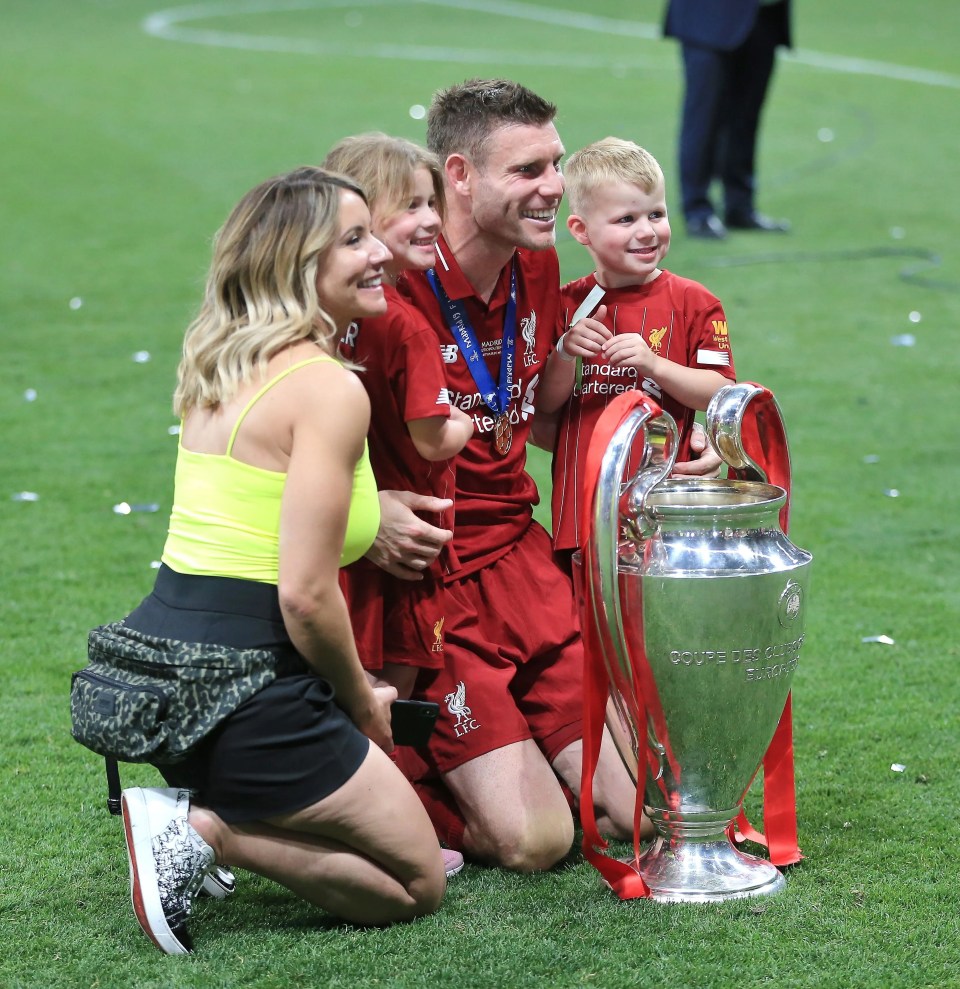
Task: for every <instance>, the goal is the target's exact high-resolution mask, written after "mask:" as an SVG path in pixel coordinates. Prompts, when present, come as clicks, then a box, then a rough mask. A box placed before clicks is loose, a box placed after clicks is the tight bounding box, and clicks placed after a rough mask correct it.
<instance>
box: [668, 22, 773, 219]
mask: <svg viewBox="0 0 960 989" xmlns="http://www.w3.org/2000/svg"><path fill="white" fill-rule="evenodd" d="M773 14H774V12H773V10H772V8H771V7H768V6H761V8H760V11H759V13H758V15H757V21H756V23H755V24H754V26H753V30H752V31H751V32H750V34H749V35H748V36H747V38H746V40H745V41H744V42H743V44H742V45H740V46H739V47H738V48H735V49H733V50H732V51H716V50H713V49H709V48H701V47H697V46H694V45H690V44H686V43H685V44H683V46H682V50H683V67H684V76H685V91H684V100H683V121H682V124H681V130H680V187H681V193H682V197H683V214H684V217H685V218H686V219H687V220H688V221H689V220H700V219H703V218H705V217H707V216H709V215H711V214H712V213H714V212H715V211H714V208H713V205H712V203H711V201H710V186H711V183H712V181H713V179H714V178H717V179H719V180H720V182H721V183H722V185H723V195H724V208H725V211H726V214H727V215H728V216H729V215H730V214H736V215H740V216H746V215H749V214H750V213H751V212H752V211H753V209H754V191H755V188H756V179H755V172H756V167H755V164H756V149H757V133H758V131H759V128H760V114H761V110H762V109H763V102H764V99H765V97H766V94H767V88H768V86H769V84H770V79H771V77H772V75H773V67H774V61H775V58H776V49H777V44H778V43H779V42H780V38H781V34H780V28H779V22H778V20H777V19H776V17H775V16H773Z"/></svg>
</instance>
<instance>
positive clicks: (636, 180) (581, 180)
mask: <svg viewBox="0 0 960 989" xmlns="http://www.w3.org/2000/svg"><path fill="white" fill-rule="evenodd" d="M563 180H564V182H565V183H566V193H567V203H568V204H569V206H570V212H571V213H576V214H577V215H578V216H579V215H580V214H581V213H582V212H583V211H584V210H586V209H587V208H588V200H589V199H590V196H591V195H592V194H593V193H594V192H596V190H597V189H602V188H604V187H605V186H607V185H609V184H610V183H611V182H628V183H630V184H631V185H635V186H639V188H641V189H643V191H644V192H646V193H651V192H653V190H654V188H655V187H656V186H657V185H659V184H660V183H662V182H663V170H662V169H661V168H660V163H659V162H658V161H657V159H656V158H654V157H653V155H652V154H650V152H649V151H647V150H646V149H645V148H641V147H640V145H639V144H634V142H633V141H624V140H622V139H621V138H619V137H605V138H604V139H603V140H602V141H594V142H593V144H588V145H587V146H586V147H585V148H581V149H580V150H579V151H574V153H573V154H572V155H570V157H569V158H568V159H567V160H566V161H565V162H564V163H563Z"/></svg>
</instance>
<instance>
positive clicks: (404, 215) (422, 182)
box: [374, 165, 441, 281]
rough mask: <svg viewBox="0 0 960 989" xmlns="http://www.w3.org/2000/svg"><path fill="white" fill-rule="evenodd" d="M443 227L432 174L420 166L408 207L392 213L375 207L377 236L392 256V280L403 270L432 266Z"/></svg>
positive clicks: (388, 270) (389, 273)
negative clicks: (379, 211)
mask: <svg viewBox="0 0 960 989" xmlns="http://www.w3.org/2000/svg"><path fill="white" fill-rule="evenodd" d="M440 226H441V223H440V214H439V213H438V212H437V197H436V193H435V192H434V190H433V177H432V176H431V175H430V170H429V169H428V168H427V167H426V166H425V165H420V166H418V167H417V168H416V169H415V170H414V173H413V192H412V195H411V196H410V201H409V202H408V203H407V204H406V206H404V207H403V208H402V209H400V210H398V211H397V212H395V213H391V214H390V215H389V216H383V215H382V214H380V213H377V212H376V210H374V227H375V229H376V232H377V236H378V237H379V238H380V239H381V240H382V241H383V243H384V244H386V246H387V249H388V250H389V251H390V253H391V254H392V255H393V260H392V261H390V262H389V263H388V264H387V266H386V270H387V274H388V275H389V276H390V278H391V280H392V281H396V277H397V275H398V274H399V273H400V272H401V271H408V270H412V271H426V270H427V268H432V267H433V265H434V262H435V261H436V253H435V251H434V247H435V245H436V243H437V237H438V236H439V234H440Z"/></svg>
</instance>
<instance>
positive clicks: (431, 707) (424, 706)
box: [390, 700, 440, 748]
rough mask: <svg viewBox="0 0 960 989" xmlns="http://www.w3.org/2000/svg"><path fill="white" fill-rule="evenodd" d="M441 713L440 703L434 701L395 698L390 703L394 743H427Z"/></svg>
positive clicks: (417, 745) (416, 744)
mask: <svg viewBox="0 0 960 989" xmlns="http://www.w3.org/2000/svg"><path fill="white" fill-rule="evenodd" d="M439 714H440V705H439V704H436V703H434V702H433V701H405V700H395V701H394V702H393V703H392V704H391V705H390V725H391V727H392V729H393V741H394V744H395V745H411V746H413V747H414V748H417V747H419V746H423V745H426V744H427V740H428V739H429V738H430V733H431V732H432V731H433V726H434V725H435V724H436V722H437V717H438V716H439Z"/></svg>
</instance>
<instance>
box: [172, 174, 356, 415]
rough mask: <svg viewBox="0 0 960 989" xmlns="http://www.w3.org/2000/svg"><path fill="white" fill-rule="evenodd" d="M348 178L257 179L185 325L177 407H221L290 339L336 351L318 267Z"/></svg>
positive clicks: (220, 243) (230, 220)
mask: <svg viewBox="0 0 960 989" xmlns="http://www.w3.org/2000/svg"><path fill="white" fill-rule="evenodd" d="M344 190H347V191H350V192H353V193H356V195H358V196H360V197H361V198H363V199H364V200H365V199H366V197H365V196H364V193H363V190H362V189H361V188H360V186H359V185H357V184H356V183H355V182H353V181H351V180H350V179H348V178H346V177H345V176H342V175H334V174H332V173H330V172H328V171H326V170H324V169H321V168H314V167H310V166H305V167H303V168H297V169H294V170H293V171H292V172H287V173H286V174H284V175H278V176H276V177H275V178H272V179H269V180H267V181H266V182H263V183H261V184H260V185H258V186H257V187H256V188H255V189H252V190H251V191H250V192H248V193H247V194H246V195H245V196H244V197H243V199H241V200H240V202H239V203H238V204H237V205H236V206H235V207H234V209H233V211H232V212H231V214H230V216H229V217H227V221H226V223H224V225H223V226H222V227H221V228H220V230H219V231H218V232H217V235H216V237H215V239H214V245H213V260H212V261H211V264H210V271H209V273H208V275H207V282H206V288H205V290H204V297H203V303H202V304H201V306H200V312H199V313H198V314H197V316H196V318H195V319H194V320H193V322H192V323H191V324H190V326H189V327H188V328H187V331H186V335H185V337H184V341H183V355H182V357H181V360H180V365H179V367H178V369H177V389H176V391H175V393H174V396H173V408H174V412H175V413H176V414H177V415H178V416H180V417H181V418H183V417H184V416H185V415H186V414H187V413H188V412H190V410H191V409H194V408H216V407H217V406H219V405H221V404H222V403H223V402H226V401H228V400H229V399H230V398H232V397H233V395H235V394H236V392H237V390H238V388H239V387H240V385H241V384H242V383H243V382H244V381H247V380H248V379H249V378H250V377H251V376H252V375H253V374H254V373H255V372H260V373H263V371H264V370H265V368H266V364H267V361H269V360H270V358H271V357H273V356H274V355H275V354H276V353H278V352H279V351H280V350H282V349H283V348H284V347H287V346H289V345H290V344H293V343H297V342H299V341H301V340H313V341H315V342H316V343H317V344H318V345H319V346H321V347H322V348H323V349H324V350H325V351H327V352H328V353H329V354H331V355H332V356H336V343H335V342H336V338H337V334H338V330H337V327H336V325H335V324H334V322H333V320H332V319H331V317H330V316H329V314H328V313H326V312H325V311H324V309H323V307H322V306H321V304H320V300H319V298H318V297H317V271H318V269H319V267H320V266H321V265H322V263H323V259H324V255H325V253H326V252H327V251H328V250H329V248H330V247H331V245H332V244H333V243H334V241H335V240H336V238H337V235H338V232H339V217H340V198H341V193H342V192H343V191H344Z"/></svg>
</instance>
